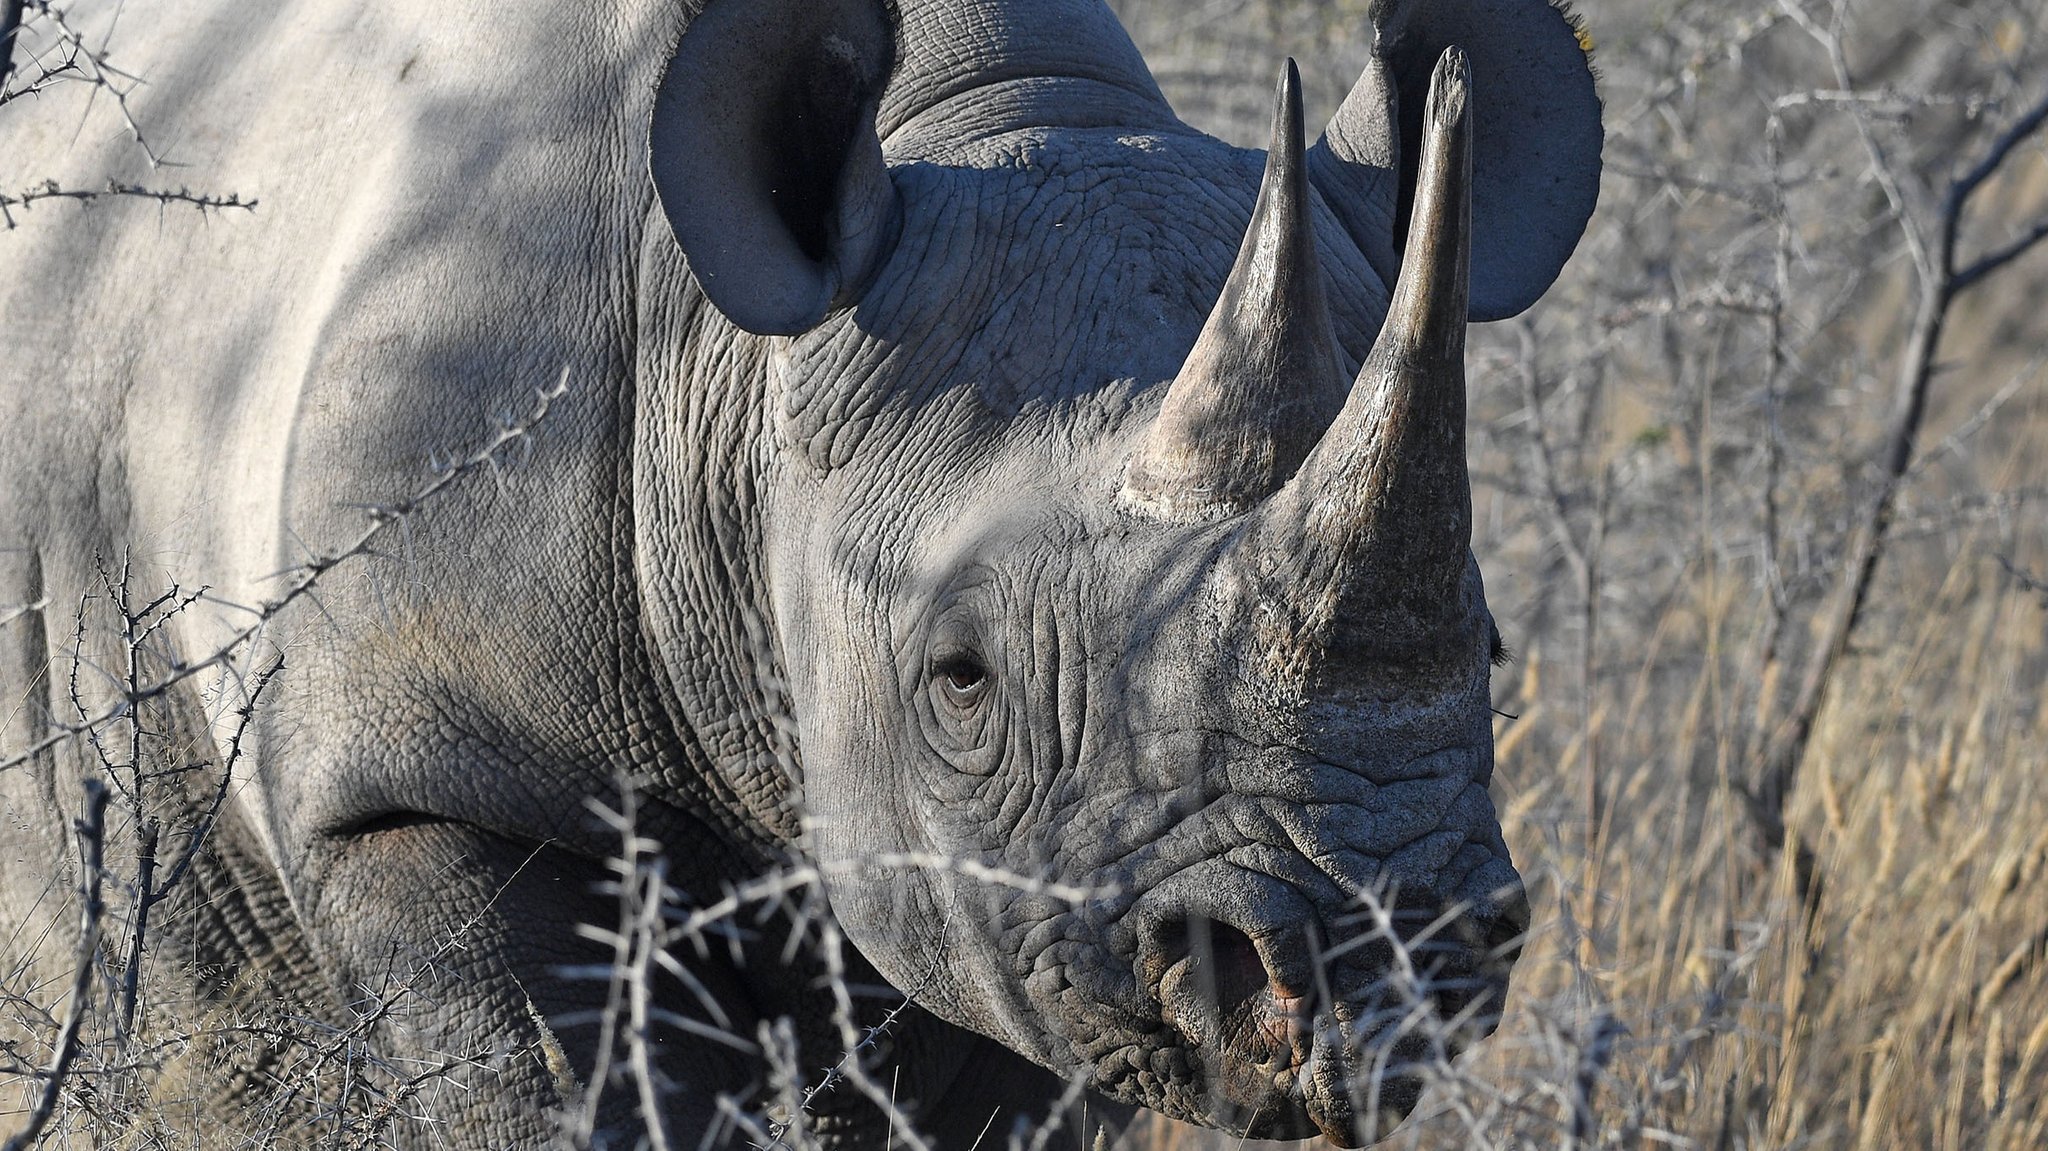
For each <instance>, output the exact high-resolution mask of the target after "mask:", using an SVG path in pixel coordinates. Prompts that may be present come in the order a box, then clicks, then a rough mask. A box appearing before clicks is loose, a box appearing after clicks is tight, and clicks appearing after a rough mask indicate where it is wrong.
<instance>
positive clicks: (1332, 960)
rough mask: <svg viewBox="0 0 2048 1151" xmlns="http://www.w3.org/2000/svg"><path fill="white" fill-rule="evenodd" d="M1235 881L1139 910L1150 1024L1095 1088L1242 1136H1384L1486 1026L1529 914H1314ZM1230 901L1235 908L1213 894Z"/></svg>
mask: <svg viewBox="0 0 2048 1151" xmlns="http://www.w3.org/2000/svg"><path fill="white" fill-rule="evenodd" d="M1232 871H1234V869H1231V871H1226V870H1224V869H1221V868H1218V869H1202V868H1195V869H1190V873H1191V876H1192V878H1191V880H1190V881H1189V882H1187V883H1185V884H1172V885H1169V886H1168V887H1167V888H1166V889H1164V893H1163V896H1162V898H1161V899H1159V900H1157V901H1152V900H1148V901H1144V902H1143V903H1141V905H1140V906H1139V907H1137V908H1135V909H1134V914H1135V915H1136V916H1137V917H1138V919H1139V927H1138V935H1139V942H1138V947H1137V956H1136V959H1135V963H1134V967H1135V971H1136V976H1137V985H1138V987H1139V989H1140V990H1141V993H1142V994H1143V996H1144V1014H1145V1016H1146V1017H1147V1019H1146V1022H1144V1023H1143V1024H1142V1025H1141V1026H1140V1028H1139V1032H1140V1035H1141V1036H1142V1037H1141V1038H1139V1039H1138V1042H1137V1043H1136V1045H1135V1046H1136V1047H1137V1048H1138V1050H1135V1051H1134V1050H1130V1049H1126V1050H1122V1051H1118V1052H1114V1053H1110V1052H1103V1053H1102V1054H1103V1055H1105V1056H1106V1058H1103V1059H1100V1060H1098V1062H1097V1081H1098V1085H1099V1086H1100V1087H1101V1089H1103V1090H1104V1091H1106V1092H1107V1093H1109V1094H1112V1095H1115V1096H1117V1097H1119V1098H1124V1099H1126V1100H1128V1101H1131V1102H1136V1103H1140V1104H1142V1105H1145V1106H1149V1107H1153V1108H1156V1109H1158V1110H1161V1111H1164V1112H1166V1113H1167V1114H1169V1115H1171V1116H1173V1117H1174V1118H1177V1119H1182V1120H1185V1121H1190V1122H1196V1123H1201V1124H1204V1125H1207V1126H1211V1127H1216V1128H1220V1129H1223V1130H1226V1131H1229V1132H1231V1133H1233V1134H1237V1135H1243V1136H1247V1137H1250V1138H1258V1139H1297V1138H1307V1137H1312V1136H1317V1135H1321V1136H1323V1137H1325V1138H1327V1139H1329V1140H1330V1141H1331V1142H1333V1143H1335V1144H1337V1145H1338V1146H1342V1147H1355V1146H1360V1145H1363V1144H1365V1143H1369V1142H1372V1141H1374V1140H1377V1139H1381V1138H1384V1137H1386V1136H1387V1135H1388V1134H1390V1133H1391V1132H1392V1131H1393V1129H1394V1128H1395V1126H1397V1125H1398V1124H1399V1123H1400V1122H1401V1121H1402V1120H1403V1119H1404V1118H1406V1117H1407V1115H1408V1114H1409V1112H1410V1111H1412V1110H1413V1109H1414V1107H1415V1106H1416V1104H1417V1102H1418V1101H1419V1100H1420V1098H1421V1096H1422V1092H1423V1088H1424V1087H1425V1085H1426V1084H1427V1083H1428V1082H1429V1081H1430V1079H1431V1078H1433V1077H1435V1076H1437V1075H1439V1074H1441V1072H1442V1071H1443V1069H1444V1068H1445V1067H1446V1066H1447V1065H1448V1063H1449V1062H1450V1060H1452V1059H1455V1058H1456V1057H1457V1056H1458V1055H1459V1054H1460V1053H1461V1052H1462V1051H1464V1050H1465V1049H1467V1048H1468V1047H1470V1046H1472V1045H1473V1044H1475V1043H1477V1042H1478V1041H1479V1040H1481V1039H1484V1038H1485V1037H1486V1036H1487V1035H1490V1034H1491V1033H1492V1032H1493V1030H1494V1029H1495V1027H1496V1025H1497V1023H1498V1021H1499V1016H1500V1011H1501V1005H1502V1004H1503V1003H1504V1001H1505V997H1506V992H1507V981H1508V970H1509V968H1510V967H1511V966H1512V964H1513V963H1514V961H1515V959H1516V958H1517V956H1518V953H1519V941H1520V937H1521V934H1522V933H1523V932H1524V931H1526V929H1527V923H1528V920H1527V911H1526V905H1525V904H1523V903H1522V902H1521V901H1520V899H1519V893H1517V895H1516V897H1515V898H1510V899H1508V900H1506V901H1505V902H1504V905H1503V906H1502V907H1501V908H1499V909H1498V910H1497V911H1496V912H1494V913H1492V914H1486V915H1480V914H1474V913H1471V912H1470V911H1468V910H1466V909H1463V908H1460V907H1457V906H1455V905H1454V906H1451V907H1448V908H1447V907H1444V906H1442V905H1440V904H1438V903H1436V902H1435V901H1431V900H1424V899H1415V900H1411V901H1407V902H1406V905H1404V906H1396V907H1392V908H1383V907H1381V906H1379V905H1378V904H1377V903H1372V905H1371V906H1370V907H1368V908H1350V909H1347V910H1345V911H1344V912H1343V913H1341V914H1318V911H1317V909H1316V908H1315V907H1314V906H1313V905H1312V904H1311V903H1310V901H1309V900H1308V899H1307V898H1306V897H1305V896H1303V895H1301V894H1299V893H1297V892H1295V891H1294V890H1293V889H1291V888H1289V887H1287V886H1286V885H1284V884H1280V883H1279V882H1278V881H1273V880H1268V879H1265V878H1263V877H1258V876H1247V875H1245V874H1244V873H1241V872H1238V873H1235V874H1232V873H1231V872H1232ZM1232 887H1235V888H1237V889H1238V890H1240V891H1243V892H1245V893H1246V894H1245V896H1244V898H1242V899H1239V900H1232V899H1229V898H1224V897H1217V896H1214V895H1213V894H1211V893H1214V892H1217V891H1228V890H1230V889H1231V888H1232ZM1331 940H1334V942H1326V941H1331ZM1132 1068H1136V1069H1138V1070H1137V1071H1136V1072H1135V1073H1133V1072H1132V1071H1131V1070H1130V1069H1132Z"/></svg>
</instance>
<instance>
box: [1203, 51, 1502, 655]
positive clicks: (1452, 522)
mask: <svg viewBox="0 0 2048 1151" xmlns="http://www.w3.org/2000/svg"><path fill="white" fill-rule="evenodd" d="M1470 93H1471V82H1470V77H1469V74H1468V68H1467V64H1466V60H1465V54H1464V53H1463V52H1462V51H1460V50H1459V49H1457V48H1455V47H1453V48H1450V49H1448V50H1446V51H1445V52H1444V54H1443V56H1442V57H1441V58H1440V59H1439V60H1438V61H1437V65H1436V71H1435V74H1434V75H1433V76H1432V77H1431V80H1430V90H1429V101H1428V105H1427V108H1426V110H1425V112H1424V133H1423V143H1422V155H1421V157H1420V161H1421V164H1420V172H1419V175H1418V178H1417V181H1416V190H1415V206H1414V211H1413V214H1412V216H1411V218H1410V223H1409V228H1408V238H1407V246H1406V250H1405V251H1404V253H1403V254H1402V258H1401V272H1400V277H1399V279H1398V281H1397V282H1396V284H1395V287H1394V298H1393V301H1392V303H1391V304H1390V305H1389V308H1388V312H1387V320H1386V324H1385V325H1384V326H1383V327H1382V328H1381V329H1380V333H1379V337H1378V339H1377V340H1376V341H1375V342H1374V344H1373V349H1372V354H1371V355H1370V356H1368V357H1367V358H1366V361H1365V366H1364V367H1363V368H1362V369H1360V371H1359V377H1358V382H1357V383H1356V384H1355V385H1354V386H1353V387H1352V389H1351V395H1350V398H1349V400H1348V401H1347V402H1346V403H1345V405H1344V409H1343V411H1341V412H1339V413H1338V415H1337V417H1336V420H1335V422H1334V423H1333V424H1332V425H1331V426H1330V429H1329V431H1328V432H1327V433H1326V434H1325V435H1324V436H1323V437H1322V439H1321V441H1320V442H1319V443H1317V444H1316V446H1315V449H1314V450H1313V451H1312V452H1310V453H1309V456H1308V458H1307V459H1306V460H1304V461H1303V462H1302V465H1301V470H1300V471H1299V473H1297V474H1296V476H1295V478H1294V480H1293V482H1291V483H1289V484H1288V485H1287V487H1286V488H1285V489H1283V490H1282V491H1281V492H1280V493H1279V494H1277V495H1276V496H1275V497H1274V498H1273V499H1272V500H1271V501H1269V502H1268V504H1267V506H1266V507H1265V508H1264V509H1262V510H1261V512H1260V515H1259V520H1258V521H1257V522H1256V523H1255V524H1254V525H1252V526H1251V527H1250V529H1249V530H1248V531H1247V532H1246V533H1245V535H1244V536H1243V537H1241V543H1240V549H1241V550H1240V554H1241V555H1242V556H1243V558H1246V559H1249V560H1251V561H1253V562H1254V563H1255V564H1256V566H1257V568H1258V569H1259V571H1258V576H1257V578H1258V579H1259V582H1261V583H1263V584H1265V585H1266V586H1267V587H1268V588H1269V589H1271V591H1272V595H1271V596H1270V597H1269V598H1268V602H1271V601H1272V600H1279V601H1280V602H1282V603H1284V604H1285V605H1286V610H1285V611H1284V613H1283V614H1284V615H1286V616H1289V617H1292V618H1290V619H1287V620H1286V621H1285V623H1284V624H1283V625H1282V627H1283V631H1284V635H1278V636H1274V635H1269V637H1268V638H1269V640H1278V641H1281V642H1279V643H1278V644H1277V645H1276V646H1275V647H1274V648H1272V649H1269V650H1270V651H1271V654H1272V655H1273V656H1275V657H1278V658H1280V659H1281V661H1282V662H1283V663H1285V664H1296V663H1297V662H1298V661H1299V660H1301V659H1304V658H1305V659H1309V660H1311V661H1313V660H1315V659H1316V658H1318V656H1317V653H1331V649H1332V648H1333V646H1334V647H1336V648H1342V647H1345V646H1347V645H1348V642H1349V641H1350V640H1351V639H1362V640H1364V641H1366V642H1371V643H1383V644H1388V645H1402V644H1405V643H1408V642H1412V641H1422V640H1426V639H1427V637H1428V636H1429V634H1430V633H1431V632H1432V631H1433V629H1434V628H1435V626H1436V624H1437V622H1438V621H1441V620H1444V619H1445V618H1446V616H1447V613H1450V612H1453V611H1455V610H1456V608H1457V605H1458V602H1459V596H1458V591H1459V586H1460V581H1461V580H1462V579H1463V577H1464V572H1465V565H1466V562H1467V557H1468V553H1469V549H1470V547H1471V539H1472V493H1471V487H1470V481H1469V479H1468V477H1467V473H1466V470H1465V324H1466V302H1467V295H1468V281H1469V276H1470V271H1469V266H1468V265H1469V260H1470V244H1471V240H1470V235H1471V203H1472V195H1471V181H1472V116H1471V109H1470V106H1469V105H1470ZM1245 553H1249V554H1245ZM1276 584H1277V585H1278V586H1275V585H1276ZM1276 622H1279V621H1276ZM1353 633H1356V634H1355V635H1354V634H1353ZM1331 654H1334V653H1331Z"/></svg>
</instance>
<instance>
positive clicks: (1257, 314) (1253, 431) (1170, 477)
mask: <svg viewBox="0 0 2048 1151" xmlns="http://www.w3.org/2000/svg"><path fill="white" fill-rule="evenodd" d="M1273 104H1274V107H1273V138H1272V142H1271V144H1270V146H1269V147H1268V149H1267V152H1266V175H1265V179H1264V181H1263V183H1261V184H1260V186H1259V199H1258V203H1257V205H1256V206H1255V207H1254V208H1253V209H1252V218H1251V224H1250V226H1249V227H1248V228H1247V229H1246V231H1245V237H1244V244H1243V246H1242V247H1240V248H1239V249H1238V253H1237V262H1236V264H1235V265H1233V266H1232V268H1231V270H1230V277H1229V279H1227V280H1225V281H1224V284H1223V293H1222V296H1221V297H1220V298H1219V299H1218V300H1217V301H1216V307H1215V308H1214V309H1213V310H1212V311H1211V312H1210V313H1209V318H1208V320H1207V322H1206V323H1204V324H1203V325H1202V332H1201V335H1200V336H1198V337H1196V339H1195V346H1194V348H1193V349H1192V350H1191V351H1189V352H1188V356H1187V360H1186V361H1185V362H1184V363H1183V364H1182V365H1181V369H1180V372H1179V373H1178V374H1177V375H1175V376H1174V378H1173V383H1172V385H1171V386H1170V387H1169V388H1168V389H1167V393H1166V399H1165V401H1164V402H1163V403H1162V404H1161V405H1160V409H1159V415H1158V417H1157V418H1156V419H1154V421H1153V422H1152V425H1151V427H1150V428H1149V429H1148V430H1147V432H1146V434H1145V438H1144V440H1143V442H1142V443H1140V444H1139V446H1138V449H1137V451H1136V452H1135V453H1134V454H1133V456H1132V458H1131V464H1130V468H1129V470H1128V471H1127V472H1126V473H1125V478H1124V489H1123V498H1124V499H1125V501H1127V502H1128V503H1130V504H1132V505H1134V506H1137V507H1139V508H1142V509H1144V510H1145V511H1147V512H1149V513H1151V514H1153V515H1157V516H1160V517H1163V518H1166V519H1174V520H1190V519H1204V518H1211V517H1215V516H1222V515H1234V514H1236V513H1238V512H1242V511H1244V510H1245V509H1247V508H1249V507H1251V506H1252V505H1254V504H1256V503H1257V502H1258V501H1260V500H1261V499H1264V498H1265V497H1266V496H1268V495H1270V494H1272V493H1273V492H1274V491H1275V490H1276V489H1278V488H1279V487H1280V485H1281V484H1283V483H1285V482H1286V481H1287V478H1288V476H1290V475H1292V474H1293V472H1294V470H1295V469H1296V468H1297V467H1298V466H1299V465H1300V464H1301V461H1302V459H1303V457H1305V456H1306V455H1307V454H1308V452H1309V449H1310V448H1311V447H1313V446H1314V444H1315V442H1316V439H1317V437H1318V436H1320V435H1321V434H1322V430H1323V429H1324V428H1326V427H1328V426H1329V423H1330V420H1331V419H1332V418H1333V417H1334V416H1335V415H1336V413H1337V410H1338V409H1339V408H1340V407H1341V406H1342V405H1343V403H1344V396H1345V392H1346V387H1345V383H1344V376H1343V372H1342V370H1341V369H1340V368H1339V366H1338V360H1337V347H1336V339H1335V336H1334V335H1333V333H1332V331H1331V327H1330V313H1329V305H1328V304H1327V303H1326V302H1325V300H1324V298H1323V279H1322V272H1321V269H1319V268H1318V267H1317V265H1316V245H1315V229H1314V225H1313V220H1312V218H1311V214H1310V205H1309V185H1308V174H1307V168H1306V161H1305V159H1304V155H1303V147H1302V123H1301V77H1300V75H1299V74H1298V73H1297V72H1296V71H1295V67H1294V61H1293V60H1291V59H1290V60H1288V61H1287V65H1286V67H1285V68H1283V69H1282V70H1281V74H1280V84H1279V90H1278V92H1277V93H1276V94H1275V96H1274V101H1273Z"/></svg>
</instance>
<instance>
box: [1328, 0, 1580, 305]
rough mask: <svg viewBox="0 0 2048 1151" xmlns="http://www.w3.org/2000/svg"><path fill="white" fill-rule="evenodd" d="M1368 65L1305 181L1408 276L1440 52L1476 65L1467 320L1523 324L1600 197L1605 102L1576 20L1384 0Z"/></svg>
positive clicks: (1374, 256) (1497, 5) (1359, 239)
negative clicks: (1407, 242)
mask: <svg viewBox="0 0 2048 1151" xmlns="http://www.w3.org/2000/svg"><path fill="white" fill-rule="evenodd" d="M1371 18H1372V21H1373V30H1374V34H1375V43H1374V49H1373V56H1372V59H1371V60H1370V61H1369V62H1368V63H1367V65H1366V68H1365V72H1364V74H1363V75H1362V76H1360V77H1359V80H1358V84H1357V85H1356V86H1355V87H1354V88H1353V89H1352V90H1351V94H1350V95H1349V96H1348V97H1346V98H1345V100H1344V103H1343V104H1342V106H1340V107H1339V108H1338V109H1337V114H1336V115H1335V116H1333V117H1331V119H1330V123H1329V126H1328V127H1327V128H1325V129H1324V131H1323V137H1322V139H1320V140H1318V141H1317V142H1316V144H1315V146H1314V147H1313V148H1311V149H1309V172H1310V178H1311V179H1313V180H1314V182H1315V185H1316V189H1317V190H1318V191H1319V192H1321V193H1322V195H1323V199H1324V201H1325V202H1326V203H1328V204H1329V206H1330V208H1331V210H1332V211H1333V212H1334V213H1335V214H1336V216H1337V218H1338V219H1339V220H1340V221H1342V222H1343V224H1344V227H1345V230H1346V231H1348V232H1349V233H1350V234H1351V238H1352V239H1353V241H1355V242H1356V243H1357V244H1358V246H1359V249H1360V251H1362V252H1363V253H1364V254H1365V257H1366V259H1367V261H1368V262H1370V263H1371V264H1372V265H1373V267H1374V269H1375V270H1376V271H1378V272H1379V273H1380V278H1381V279H1382V280H1384V281H1385V282H1387V283H1390V284H1391V283H1392V282H1393V281H1394V277H1395V275H1396V274H1397V273H1398V272H1399V266H1398V261H1399V255H1400V252H1401V248H1402V243H1403V240H1404V239H1405V237H1406V234H1407V227H1408V214H1409V211H1410V208H1411V205H1412V203H1413V200H1414V195H1415V180H1416V172H1417V166H1418V157H1419V155H1420V146H1421V140H1422V131H1423V105H1424V103H1425V102H1426V95H1427V93H1428V91H1429V80H1430V75H1431V73H1432V70H1433V69H1434V67H1435V65H1436V62H1437V59H1438V57H1439V56H1440V55H1441V54H1442V53H1443V50H1444V49H1445V48H1447V47H1449V46H1450V45H1452V44H1457V45H1458V46H1459V47H1460V48H1462V49H1463V50H1464V52H1465V54H1466V56H1467V57H1468V58H1469V59H1470V61H1471V67H1472V101H1473V140H1472V297H1471V305H1470V306H1471V318H1472V319H1474V320H1499V319H1505V318H1507V317H1509V316H1513V315H1516V314H1517V313H1519V312H1521V311H1522V310H1523V309H1524V308H1527V307H1528V306H1529V305H1530V304H1533V303H1535V302H1536V300H1537V298H1538V297H1540V296H1542V295H1543V293H1544V292H1545V291H1546V290H1547V289H1548V288H1549V287H1550V284H1551V282H1552V281H1553V280H1555V279H1556V278H1557V273H1558V271H1559V270H1560V269H1562V268H1563V267H1564V263H1565V260H1566V259H1568V258H1569V257H1570V256H1571V254H1572V249H1574V248H1575V247H1577V246H1578V242H1579V237H1580V236H1581V235H1583V234H1584V232H1585V229H1586V221H1587V219H1588V218H1589V217H1590V216H1591V215H1592V212H1593V203H1594V200H1595V199H1596V198H1597V196H1598V194H1599V190H1600V145H1601V139H1602V133H1601V127H1600V97H1599V94H1598V92H1597V91H1596V90H1595V88H1594V81H1593V70H1592V66H1591V63H1590V61H1589V60H1588V56H1587V52H1588V49H1589V47H1590V41H1589V40H1588V38H1587V37H1586V35H1585V33H1584V31H1583V29H1582V28H1581V26H1580V25H1579V24H1578V22H1577V21H1576V20H1575V19H1574V18H1572V17H1571V16H1569V15H1567V14H1566V13H1565V12H1564V11H1562V10H1561V9H1560V8H1558V7H1557V6H1555V5H1554V4H1552V3H1551V2H1550V0H1375V2H1374V3H1373V4H1372V6H1371Z"/></svg>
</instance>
